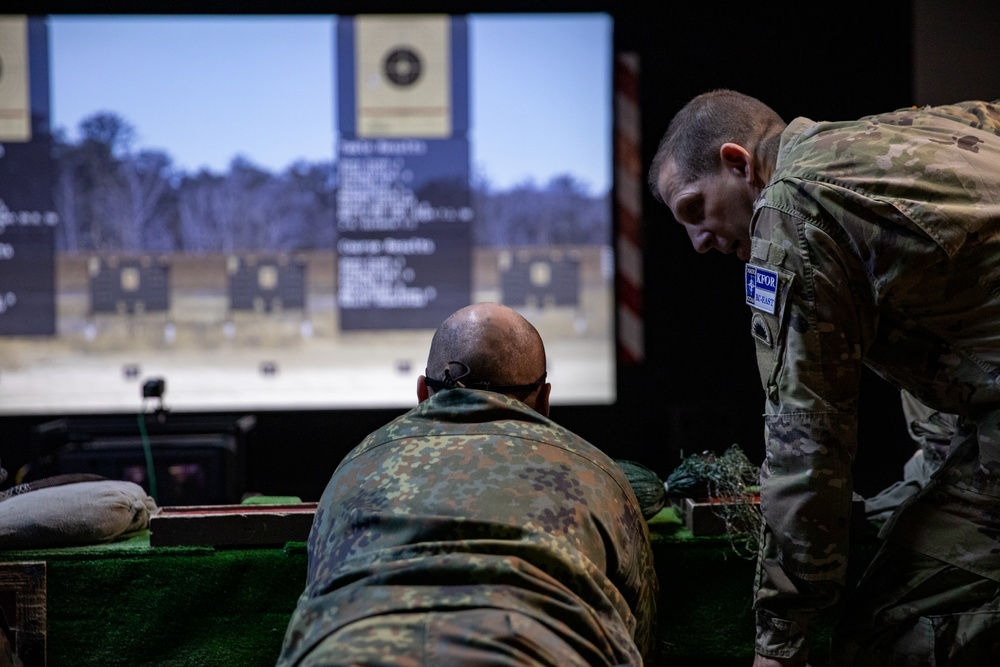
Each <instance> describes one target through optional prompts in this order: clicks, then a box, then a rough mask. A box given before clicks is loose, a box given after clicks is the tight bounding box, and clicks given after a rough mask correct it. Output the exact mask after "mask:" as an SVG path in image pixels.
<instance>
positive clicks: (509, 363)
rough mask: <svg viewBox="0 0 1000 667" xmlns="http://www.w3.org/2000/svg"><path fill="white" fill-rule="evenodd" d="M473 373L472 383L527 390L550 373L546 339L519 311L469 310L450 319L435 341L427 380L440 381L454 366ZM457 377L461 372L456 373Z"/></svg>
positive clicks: (478, 306)
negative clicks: (546, 356)
mask: <svg viewBox="0 0 1000 667" xmlns="http://www.w3.org/2000/svg"><path fill="white" fill-rule="evenodd" d="M456 361H457V362H459V363H462V364H465V365H466V366H468V368H469V375H468V376H467V377H466V378H465V379H466V380H468V381H469V382H489V383H490V384H495V385H522V384H529V383H531V382H535V381H536V380H538V378H539V377H541V376H542V374H543V373H544V372H545V346H544V345H543V344H542V337H541V336H539V335H538V331H537V330H536V329H535V327H533V326H532V325H531V322H529V321H528V320H526V319H524V317H522V316H521V315H520V314H519V313H518V312H517V311H515V310H513V309H511V308H508V307H507V306H502V305H500V304H498V303H477V304H473V305H471V306H466V307H465V308H462V309H461V310H459V311H457V312H455V313H454V314H453V315H451V316H450V317H449V318H448V319H446V320H445V321H444V322H443V323H442V324H441V326H440V327H439V328H438V330H437V331H436V332H435V333H434V338H433V339H432V340H431V349H430V353H429V355H428V357H427V377H430V378H435V379H440V378H442V377H443V376H444V370H445V369H446V368H448V364H449V362H456ZM450 370H451V372H452V374H455V373H456V372H457V368H455V367H452V368H451V369H450Z"/></svg>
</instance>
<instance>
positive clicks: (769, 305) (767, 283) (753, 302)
mask: <svg viewBox="0 0 1000 667" xmlns="http://www.w3.org/2000/svg"><path fill="white" fill-rule="evenodd" d="M745 271H746V272H745V277H746V288H747V305H748V306H753V307H754V308H757V309H759V310H763V311H764V312H765V313H770V314H772V315H773V314H774V310H775V308H776V307H777V305H778V274H777V273H776V272H775V271H770V270H768V269H765V268H763V267H760V266H753V265H752V264H747V265H746V270H745Z"/></svg>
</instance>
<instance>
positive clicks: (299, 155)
mask: <svg viewBox="0 0 1000 667" xmlns="http://www.w3.org/2000/svg"><path fill="white" fill-rule="evenodd" d="M334 21H335V19H334V18H332V17H329V16H327V17H320V16H282V17H277V16H268V17H260V16H257V17H237V16H207V17H206V16H201V17H197V18H193V17H188V18H185V17H178V16H173V17H163V16H144V17H140V16H130V17H120V16H119V17H113V16H56V17H52V18H51V22H50V27H49V49H50V71H51V82H50V85H51V90H52V98H51V99H52V102H51V103H52V124H53V126H54V127H56V128H61V129H63V130H64V131H66V133H67V135H68V136H69V137H70V138H71V139H76V138H77V137H78V132H77V128H78V125H79V123H80V121H81V120H83V119H84V118H86V117H87V116H90V115H92V114H94V113H95V112H98V111H114V112H116V113H118V114H120V115H121V116H122V117H123V118H124V119H125V120H126V121H128V122H129V123H131V124H132V125H133V126H134V127H135V129H136V132H137V141H136V145H135V147H134V148H135V149H146V148H156V149H162V150H165V151H166V152H167V153H169V154H170V156H171V157H172V158H173V159H174V163H175V165H176V166H178V167H180V168H182V169H185V170H187V171H197V170H199V169H201V168H207V169H209V170H212V171H216V172H220V171H223V170H225V169H226V168H227V167H228V165H229V163H230V161H231V160H232V159H233V157H235V156H236V155H241V156H243V157H245V158H247V159H249V160H250V161H251V162H252V163H254V164H257V165H259V166H261V167H263V168H266V169H269V170H272V171H280V170H283V169H285V168H286V167H288V166H289V165H290V164H292V163H293V162H295V161H296V160H300V159H304V160H309V161H317V160H330V159H332V155H333V146H334V142H335V136H336V135H335V128H336V117H335V115H334V114H335V113H336V105H335V104H334V94H335V92H334V91H335V87H334V86H335V80H334V73H335V71H336V68H335V67H334V63H333V58H334V55H333V54H334V53H335V50H336V49H335V44H334V39H335V30H334ZM611 28H612V26H611V21H610V19H609V18H608V17H607V16H605V15H598V14H586V15H583V14H579V15H574V14H563V15H539V14H536V15H511V16H503V15H499V14H490V15H478V16H476V15H474V16H471V17H470V18H469V49H470V53H469V58H470V96H471V98H470V121H471V124H472V130H471V132H470V135H469V139H470V143H471V151H472V164H473V168H474V169H475V170H476V171H477V172H479V173H481V174H483V175H484V176H485V177H486V179H487V180H488V181H489V182H490V184H491V185H492V186H494V187H497V188H505V187H509V186H511V185H514V184H518V183H522V182H525V181H527V180H533V181H535V182H536V183H538V184H543V183H545V182H547V181H548V180H549V179H550V178H552V177H553V176H556V175H559V174H565V173H571V174H572V175H573V176H574V177H576V178H577V179H579V180H580V181H582V182H583V183H584V184H586V185H587V186H588V187H589V189H590V191H591V192H593V193H600V192H605V191H607V189H608V188H609V187H610V182H611V104H612V100H611V68H612V62H611V58H612V45H611V40H612V30H611Z"/></svg>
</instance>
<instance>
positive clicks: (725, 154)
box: [719, 142, 754, 183]
mask: <svg viewBox="0 0 1000 667" xmlns="http://www.w3.org/2000/svg"><path fill="white" fill-rule="evenodd" d="M719 157H720V158H722V166H723V167H725V168H726V169H732V170H734V171H737V172H739V173H740V174H741V175H742V176H743V178H745V179H746V181H747V182H748V183H752V182H753V174H754V169H753V158H752V157H751V156H750V152H749V151H747V149H745V148H743V147H742V146H740V145H739V144H734V143H732V142H726V143H724V144H722V146H721V147H720V148H719Z"/></svg>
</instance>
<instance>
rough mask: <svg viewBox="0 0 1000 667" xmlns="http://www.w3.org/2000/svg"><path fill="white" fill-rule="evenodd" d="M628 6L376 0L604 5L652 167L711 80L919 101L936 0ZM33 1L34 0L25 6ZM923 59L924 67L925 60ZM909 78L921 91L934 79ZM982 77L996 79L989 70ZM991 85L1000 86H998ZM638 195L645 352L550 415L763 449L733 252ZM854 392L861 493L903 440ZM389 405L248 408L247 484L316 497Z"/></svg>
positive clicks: (830, 104)
mask: <svg viewBox="0 0 1000 667" xmlns="http://www.w3.org/2000/svg"><path fill="white" fill-rule="evenodd" d="M42 4H43V5H44V4H45V2H44V0H42ZM637 4H638V3H610V2H551V1H549V2H546V1H538V2H532V3H527V2H519V1H517V0H508V2H503V3H498V2H488V1H480V2H476V3H470V2H468V1H467V0H466V1H465V2H432V1H430V0H428V1H427V2H420V3H415V2H380V3H378V4H377V11H386V12H388V11H414V10H415V9H416V8H417V7H420V8H422V9H425V10H426V11H458V12H463V11H469V10H472V11H477V12H482V11H504V10H507V11H553V10H604V11H611V12H612V13H613V14H614V15H615V18H616V27H615V30H616V34H615V40H616V48H617V49H618V50H621V51H633V52H636V53H637V54H638V55H639V57H640V67H641V83H640V95H641V111H642V150H643V160H644V164H646V165H648V163H649V160H650V158H651V157H652V155H653V153H654V151H655V149H656V145H657V142H658V140H659V137H660V135H661V134H662V132H663V131H664V129H665V128H666V125H667V123H668V121H669V119H670V117H671V116H672V115H673V113H674V112H676V111H677V110H678V109H679V108H680V107H681V106H682V105H683V104H684V103H685V102H686V101H687V100H688V99H690V98H691V97H693V96H694V95H696V94H698V93H701V92H704V91H706V90H710V89H714V88H723V87H725V88H734V89H737V90H740V91H741V92H744V93H747V94H750V95H754V96H757V97H759V98H760V99H762V100H764V101H766V102H767V103H768V104H770V105H771V106H772V107H774V109H775V110H776V111H777V112H778V113H779V114H781V115H782V116H783V117H784V118H785V119H786V120H790V119H791V118H793V117H796V116H808V117H811V118H814V119H817V120H819V119H834V118H843V117H857V116H861V115H865V114H868V113H875V112H879V111H884V110H888V109H894V108H898V107H902V106H907V105H910V104H913V103H915V102H916V100H915V97H914V83H913V82H914V80H915V78H917V74H918V73H917V72H915V68H914V55H913V54H914V50H915V48H917V47H919V46H920V45H921V44H925V43H926V41H927V40H932V41H933V39H934V38H935V37H934V35H935V33H934V26H933V25H932V23H933V22H931V24H929V23H928V22H927V21H926V20H923V19H921V20H920V21H917V22H916V24H917V25H919V26H920V28H921V32H920V34H919V39H920V43H919V44H917V43H915V40H914V34H915V33H914V24H915V20H914V8H917V9H920V8H921V7H924V6H925V5H928V6H929V5H933V4H934V3H933V2H930V0H921V1H920V2H916V3H915V4H914V3H911V2H886V3H878V2H875V3H873V2H869V1H861V0H844V1H842V2H839V3H836V5H835V6H836V9H833V8H831V4H830V3H801V2H787V1H784V2H769V3H739V4H738V5H737V4H736V3H711V2H685V3H680V2H661V3H656V6H652V5H653V3H643V4H645V5H646V7H645V8H643V9H642V11H639V10H638V9H628V8H624V9H623V8H622V7H621V6H619V5H622V6H625V7H629V6H632V5H637ZM810 4H816V5H818V6H816V7H810V6H809V5H810ZM971 4H973V5H976V4H977V3H975V2H971ZM978 4H986V3H978ZM86 5H87V3H86V2H84V3H83V6H81V3H74V4H73V6H72V7H60V6H59V3H50V6H48V7H46V8H45V11H50V12H56V11H70V12H82V11H88V9H87V6H86ZM130 5H131V3H109V2H104V3H100V4H99V5H97V7H98V8H99V9H100V10H102V11H110V12H120V11H126V12H127V11H130V9H131V7H130ZM954 6H956V7H961V6H963V3H956V5H954ZM375 7H376V5H373V4H371V3H369V5H367V6H366V4H365V3H359V2H343V1H339V2H338V1H336V0H332V1H330V2H324V3H319V2H292V3H287V4H282V5H279V4H276V3H274V2H271V3H268V2H264V3H258V4H255V5H252V6H247V5H240V6H239V7H237V6H236V5H235V4H234V3H231V2H203V3H199V4H198V5H197V6H192V7H188V6H185V4H184V3H181V4H180V5H177V4H172V5H170V6H169V7H168V6H167V5H164V6H163V8H162V9H159V10H158V9H157V7H156V6H155V3H154V4H153V6H150V4H149V3H144V5H143V11H145V12H156V11H201V12H215V11H223V12H225V11H254V10H257V11H273V12H287V11H300V12H318V13H329V12H345V13H358V12H365V11H374V10H375ZM10 11H16V8H15V9H13V10H10ZM32 11H33V12H38V11H41V8H40V7H39V6H38V5H37V4H35V5H34V7H33V8H32ZM924 11H927V10H924ZM989 11H992V12H994V13H995V12H996V10H989ZM924 16H925V15H924V14H921V17H924ZM514 46H515V47H516V45H514ZM966 48H967V49H972V50H976V51H978V52H979V53H981V54H982V58H981V59H980V62H982V63H983V66H984V67H987V66H990V67H991V66H992V65H990V63H992V62H994V61H993V60H992V58H991V55H992V50H993V47H992V46H991V45H990V43H989V42H981V43H978V44H970V45H967V46H966ZM925 52H926V50H925V49H921V53H925ZM936 53H937V55H936V56H935V58H936V59H937V61H940V60H941V59H947V58H949V57H951V55H952V54H951V53H950V52H949V51H948V50H947V49H938V50H937V52H936ZM926 60H927V59H926V58H923V57H922V58H921V59H920V62H921V63H925V61H926ZM939 64H940V63H939ZM923 67H924V69H922V70H921V72H920V74H921V75H922V74H923V72H924V71H926V68H927V67H929V65H926V64H924V66H923ZM933 72H935V74H934V76H943V74H940V73H939V72H949V69H948V67H947V66H946V65H941V67H940V68H939V67H937V66H935V68H934V69H933ZM949 75H950V74H949ZM919 80H920V81H921V82H922V83H921V86H922V90H923V89H925V88H926V86H927V85H929V84H927V82H926V79H924V78H919ZM990 80H991V81H992V82H993V83H995V82H996V80H997V79H996V74H993V75H992V79H990ZM971 92H974V91H971ZM971 92H970V95H971ZM983 95H984V96H985V95H986V93H983ZM993 97H1000V92H997V91H994V94H993ZM643 204H644V236H645V239H644V244H645V262H644V264H645V291H644V310H645V313H644V314H645V340H646V355H647V356H646V361H645V363H643V364H641V365H639V366H629V367H622V368H621V369H620V372H619V396H620V400H619V401H618V403H617V404H616V405H614V406H580V407H559V406H557V407H555V408H553V411H552V416H553V417H554V418H555V419H556V420H557V421H560V422H562V423H563V424H564V425H566V426H567V427H569V428H570V429H572V430H574V431H576V432H578V433H580V434H581V435H584V436H585V437H587V438H588V439H590V440H591V441H593V442H594V443H595V444H598V445H599V446H601V447H602V448H604V449H605V450H606V451H607V452H608V453H609V454H611V455H612V456H615V457H618V458H630V459H633V460H637V461H640V462H643V463H645V464H646V465H649V466H650V467H652V468H653V469H654V470H656V471H657V472H659V473H660V474H661V476H666V474H667V473H669V471H670V470H671V469H672V468H673V466H674V465H676V463H677V462H678V461H679V457H680V454H681V452H683V453H684V454H690V453H693V452H696V451H700V450H703V449H715V450H717V451H721V450H723V449H725V448H726V447H728V446H729V445H730V444H733V443H738V444H740V445H741V446H742V447H743V448H744V450H745V451H746V452H747V454H748V456H750V458H751V459H753V460H755V461H757V462H759V460H760V459H761V458H762V455H763V446H762V442H761V435H762V428H763V427H762V421H761V418H760V412H761V410H762V400H763V399H762V392H761V389H760V386H759V385H760V382H759V378H758V374H757V370H756V365H755V361H754V351H753V344H752V342H751V337H750V336H749V335H748V329H749V313H748V310H747V308H746V306H745V305H744V304H743V302H742V299H743V289H742V283H743V274H742V271H743V267H742V264H741V263H740V262H738V261H737V260H735V259H733V258H732V257H724V256H721V255H718V254H717V253H713V254H711V255H705V256H701V255H697V254H696V253H695V252H694V251H693V250H692V249H691V247H690V243H689V241H688V240H687V237H686V236H685V235H684V233H683V232H682V231H681V229H680V228H679V226H677V225H676V224H674V223H673V221H672V218H671V216H670V212H669V211H668V210H667V209H666V208H665V207H663V206H662V205H661V204H658V203H656V202H655V201H654V200H653V199H652V197H651V196H650V195H649V194H648V192H647V194H646V197H645V201H644V202H643ZM553 391H554V392H558V391H559V388H558V387H554V388H553ZM863 392H864V393H863V412H862V423H861V431H860V434H859V439H860V444H861V446H860V452H859V457H858V466H857V467H856V476H857V485H858V490H859V491H861V492H862V493H870V492H873V491H875V490H877V489H878V488H880V487H881V486H883V485H884V484H886V483H889V482H890V481H892V480H893V479H895V478H896V477H897V476H898V475H899V473H900V468H901V465H902V462H903V461H904V460H905V459H906V457H907V456H908V455H909V454H910V452H911V451H912V447H911V445H909V444H908V443H907V442H906V439H905V431H904V430H903V425H902V417H901V414H900V412H899V405H898V397H897V394H896V392H895V390H894V389H892V388H890V387H888V386H887V385H885V383H883V382H881V381H880V380H878V379H877V378H875V377H874V376H873V375H869V376H866V378H865V384H864V387H863ZM398 412H399V411H386V410H377V411H336V412H326V411H312V412H303V413H263V414H258V415H257V417H258V419H257V426H256V427H255V428H254V429H253V430H252V431H251V433H250V437H249V449H248V474H249V481H248V489H249V490H255V491H261V492H263V493H268V494H294V495H300V496H301V497H303V498H304V499H307V500H309V499H316V498H317V497H318V495H319V493H320V492H321V491H322V488H323V486H324V485H325V483H326V480H327V479H328V477H329V475H330V473H331V472H332V471H333V469H334V467H335V466H336V464H337V462H338V461H339V460H340V459H341V457H342V456H343V455H344V454H345V453H346V452H347V451H348V450H349V449H350V448H351V447H353V446H354V445H355V444H356V443H357V442H358V441H359V440H360V439H361V438H362V437H363V436H364V435H365V434H367V433H368V432H370V431H371V430H373V429H374V428H377V427H378V426H379V425H381V424H382V423H384V422H385V421H387V420H388V419H390V418H391V417H393V416H395V415H396V414H398ZM46 419H48V418H38V417H7V418H0V461H3V462H4V465H5V467H7V468H8V469H16V467H18V466H20V465H21V464H22V463H23V462H25V461H26V460H27V459H26V453H27V451H28V449H27V448H28V446H29V443H31V442H32V439H33V437H34V435H33V434H34V427H35V426H36V425H37V424H39V423H41V422H42V421H45V420H46Z"/></svg>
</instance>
